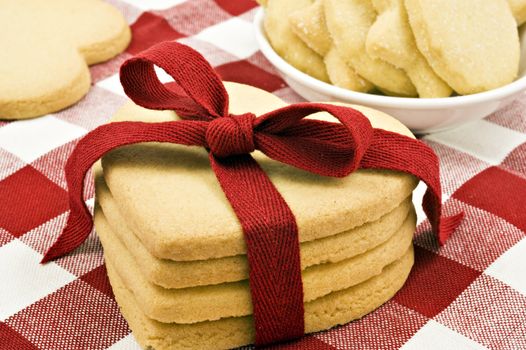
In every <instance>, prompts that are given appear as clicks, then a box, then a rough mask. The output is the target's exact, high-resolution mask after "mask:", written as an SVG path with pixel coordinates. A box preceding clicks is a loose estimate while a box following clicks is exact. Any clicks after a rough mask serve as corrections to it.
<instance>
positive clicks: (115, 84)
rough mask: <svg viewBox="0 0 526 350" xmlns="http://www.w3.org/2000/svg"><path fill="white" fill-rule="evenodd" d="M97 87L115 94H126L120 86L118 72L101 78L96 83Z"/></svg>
mask: <svg viewBox="0 0 526 350" xmlns="http://www.w3.org/2000/svg"><path fill="white" fill-rule="evenodd" d="M97 86H98V87H101V88H103V89H106V90H108V91H111V92H113V93H115V94H117V95H121V96H126V94H125V93H124V89H123V88H122V85H121V81H120V78H119V73H117V74H113V75H112V76H110V77H108V78H106V79H103V80H101V81H99V82H98V83H97Z"/></svg>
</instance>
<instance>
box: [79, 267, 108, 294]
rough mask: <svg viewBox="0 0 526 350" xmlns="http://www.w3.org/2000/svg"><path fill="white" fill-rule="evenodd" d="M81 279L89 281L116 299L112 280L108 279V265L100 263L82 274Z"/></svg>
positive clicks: (94, 286)
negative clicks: (111, 283)
mask: <svg viewBox="0 0 526 350" xmlns="http://www.w3.org/2000/svg"><path fill="white" fill-rule="evenodd" d="M80 279H81V280H83V281H84V282H86V283H88V284H89V285H90V286H92V287H93V288H95V289H97V290H99V291H101V292H102V293H104V294H106V295H107V296H108V297H110V298H112V299H115V297H114V296H113V290H112V289H111V285H110V281H109V280H108V275H107V272H106V265H104V264H102V265H100V266H99V267H97V268H96V269H93V270H91V271H90V272H88V273H86V274H85V275H83V276H81V277H80Z"/></svg>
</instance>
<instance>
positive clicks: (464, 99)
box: [254, 7, 526, 110]
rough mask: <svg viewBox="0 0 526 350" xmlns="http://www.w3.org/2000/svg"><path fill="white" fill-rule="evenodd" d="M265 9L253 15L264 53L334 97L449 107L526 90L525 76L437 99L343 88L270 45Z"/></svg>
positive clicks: (305, 82)
mask: <svg viewBox="0 0 526 350" xmlns="http://www.w3.org/2000/svg"><path fill="white" fill-rule="evenodd" d="M263 18H264V9H263V8H262V7H261V8H259V9H258V10H257V12H256V14H255V16H254V29H255V35H256V40H257V42H258V45H259V48H260V50H261V52H262V53H263V55H264V56H265V57H266V58H267V59H268V60H269V61H270V62H271V63H272V64H273V65H274V66H275V67H276V68H277V69H278V70H279V71H280V72H282V73H283V74H285V75H286V76H287V77H290V78H292V79H294V80H295V81H297V82H298V83H301V84H303V85H306V86H307V87H309V88H310V89H312V90H315V91H317V92H320V93H323V94H325V95H330V96H334V97H335V98H338V99H341V100H345V101H349V102H353V103H363V104H367V105H376V106H381V107H387V108H405V109H416V110H418V109H429V108H436V109H449V108H452V107H459V106H467V105H475V104H479V103H483V102H489V101H494V100H502V99H503V98H506V97H508V96H510V95H513V94H515V93H518V92H520V91H521V90H526V75H524V76H522V77H520V78H518V79H516V80H514V81H513V82H511V83H509V84H506V85H504V86H501V87H498V88H495V89H492V90H488V91H484V92H479V93H475V94H471V95H460V96H450V97H439V98H417V97H394V96H382V95H374V94H368V93H364V92H357V91H352V90H348V89H344V88H341V87H338V86H334V85H331V84H329V83H326V82H323V81H321V80H318V79H316V78H313V77H311V76H310V75H308V74H306V73H303V72H302V71H300V70H298V69H297V68H295V67H294V66H292V65H291V64H289V63H288V62H287V61H285V60H284V59H283V58H281V56H279V55H278V54H277V53H276V51H274V49H273V48H272V46H271V45H270V43H269V42H268V40H267V37H266V35H265V33H264V30H263Z"/></svg>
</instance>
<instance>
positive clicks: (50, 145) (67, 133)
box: [0, 115, 86, 163]
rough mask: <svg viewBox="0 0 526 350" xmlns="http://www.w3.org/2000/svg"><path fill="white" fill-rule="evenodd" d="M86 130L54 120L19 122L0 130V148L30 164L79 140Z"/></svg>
mask: <svg viewBox="0 0 526 350" xmlns="http://www.w3.org/2000/svg"><path fill="white" fill-rule="evenodd" d="M84 134H86V130H85V129H83V128H81V127H79V126H76V125H73V124H70V123H68V122H65V121H63V120H60V119H58V118H55V117H54V116H53V115H47V116H45V117H40V118H35V119H29V120H19V121H17V122H14V123H10V124H9V125H6V126H4V127H3V128H0V147H1V148H4V149H5V150H7V151H9V152H11V153H13V154H14V155H16V156H17V157H19V158H20V159H22V160H23V161H25V162H27V163H31V162H32V161H34V160H35V159H37V158H39V157H40V156H42V155H44V154H46V153H48V152H49V151H51V150H53V149H55V148H56V147H59V146H62V145H63V144H65V143H67V142H69V141H71V140H74V139H76V138H79V137H81V136H83V135H84Z"/></svg>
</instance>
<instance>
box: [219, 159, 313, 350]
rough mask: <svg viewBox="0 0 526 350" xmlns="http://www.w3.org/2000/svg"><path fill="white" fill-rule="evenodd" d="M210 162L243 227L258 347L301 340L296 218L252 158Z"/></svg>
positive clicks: (302, 321) (301, 321)
mask: <svg viewBox="0 0 526 350" xmlns="http://www.w3.org/2000/svg"><path fill="white" fill-rule="evenodd" d="M210 163H211V165H212V169H213V170H214V173H215V174H216V177H217V180H218V181H219V184H220V185H221V188H222V189H223V192H224V193H225V196H226V197H227V199H228V201H229V202H230V205H231V206H232V209H233V210H234V212H235V213H236V216H237V218H238V219H239V222H240V224H241V226H242V228H243V232H244V238H245V243H246V245H247V259H248V263H249V283H250V293H251V297H252V306H253V310H254V312H253V317H254V327H255V329H256V344H257V345H265V344H269V343H273V342H276V341H284V340H290V339H294V338H299V337H301V336H303V334H304V332H305V330H304V328H305V325H304V307H303V284H302V279H301V260H300V244H299V237H298V227H297V224H296V218H295V217H294V214H293V213H292V211H291V210H290V208H289V206H288V205H287V203H286V202H285V200H284V199H283V197H282V196H281V194H280V193H279V192H278V190H277V189H276V187H275V186H274V185H273V183H272V182H271V181H270V179H269V178H268V176H267V175H266V174H265V172H264V171H263V169H261V167H260V166H259V164H258V163H257V162H256V161H255V160H254V159H253V158H252V157H251V156H250V155H239V156H231V157H226V158H216V157H215V156H213V155H212V154H210Z"/></svg>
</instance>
